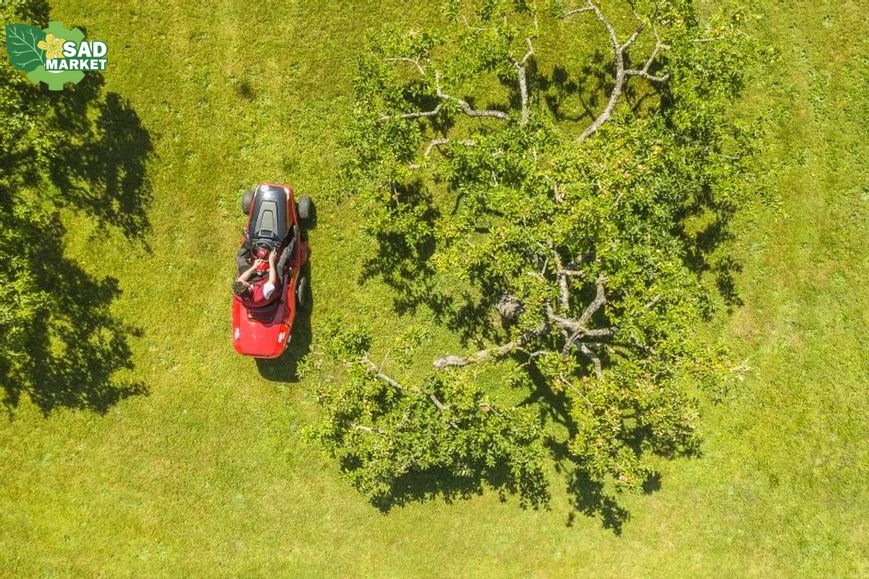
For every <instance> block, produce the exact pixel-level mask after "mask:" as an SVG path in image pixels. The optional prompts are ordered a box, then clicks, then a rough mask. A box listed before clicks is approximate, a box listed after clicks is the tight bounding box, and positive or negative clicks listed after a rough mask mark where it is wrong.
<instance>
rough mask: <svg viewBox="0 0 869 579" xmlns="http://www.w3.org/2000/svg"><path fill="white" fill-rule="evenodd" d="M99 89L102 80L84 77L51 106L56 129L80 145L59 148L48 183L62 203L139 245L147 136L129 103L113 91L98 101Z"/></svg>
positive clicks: (145, 225) (147, 189)
mask: <svg viewBox="0 0 869 579" xmlns="http://www.w3.org/2000/svg"><path fill="white" fill-rule="evenodd" d="M102 84H103V81H102V77H101V76H95V75H88V76H87V77H85V81H82V83H80V85H79V86H77V87H76V90H75V91H70V92H69V93H62V95H61V96H60V97H57V98H56V100H55V102H54V103H53V105H54V109H55V111H56V115H57V122H58V126H59V127H60V128H62V129H63V130H64V131H65V132H69V133H71V134H76V135H79V138H81V139H83V142H81V143H75V142H74V141H73V142H69V143H65V144H59V149H60V150H59V160H58V162H56V163H53V164H52V165H51V169H50V174H51V180H52V181H53V182H54V184H55V185H56V186H57V188H58V189H60V190H61V191H63V196H62V197H61V198H60V200H59V201H60V202H61V203H62V204H64V205H66V206H70V207H74V208H75V209H77V210H80V211H83V212H84V213H86V214H87V215H89V216H91V217H92V218H94V219H96V220H97V223H98V224H99V225H100V226H103V227H104V226H111V227H114V228H117V229H118V230H120V231H121V232H122V233H123V234H124V236H125V237H127V238H128V239H135V240H138V241H143V240H144V234H145V233H146V232H147V231H148V230H149V229H150V223H149V222H148V214H147V209H148V207H149V205H150V203H151V200H152V192H151V186H150V181H149V180H148V179H147V176H146V163H147V162H148V159H149V158H150V156H151V155H152V153H153V146H152V143H151V137H150V134H149V133H148V131H147V130H146V129H145V128H144V127H143V126H142V123H141V120H140V119H139V116H138V115H137V114H136V112H135V110H133V108H132V105H131V104H130V103H129V102H128V101H127V100H125V99H124V98H123V97H121V96H120V95H119V94H117V93H114V92H109V93H107V94H106V95H105V96H104V97H103V98H101V97H100V92H101V87H102ZM89 112H90V114H94V113H95V114H96V119H95V120H94V121H88V120H87V118H88V115H89ZM83 119H84V120H83Z"/></svg>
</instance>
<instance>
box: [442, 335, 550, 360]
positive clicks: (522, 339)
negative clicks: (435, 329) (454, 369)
mask: <svg viewBox="0 0 869 579" xmlns="http://www.w3.org/2000/svg"><path fill="white" fill-rule="evenodd" d="M547 329H548V325H547V324H544V325H542V326H540V327H539V328H537V329H534V330H528V331H527V332H525V333H524V334H522V335H521V336H519V337H518V338H517V339H515V340H513V341H512V342H507V343H506V344H504V345H502V346H498V347H497V348H486V349H483V350H479V351H478V352H475V353H473V354H471V355H470V356H444V357H442V358H438V359H437V360H435V361H434V367H435V368H437V369H438V370H443V369H444V368H449V367H450V366H468V365H470V364H479V363H480V362H485V361H486V360H490V359H492V358H500V357H502V356H506V355H507V354H509V353H510V352H514V351H516V350H518V349H520V348H522V346H524V345H525V344H527V343H528V342H529V341H530V340H531V339H533V338H535V337H536V336H539V335H540V334H542V333H544V332H545V331H546V330H547Z"/></svg>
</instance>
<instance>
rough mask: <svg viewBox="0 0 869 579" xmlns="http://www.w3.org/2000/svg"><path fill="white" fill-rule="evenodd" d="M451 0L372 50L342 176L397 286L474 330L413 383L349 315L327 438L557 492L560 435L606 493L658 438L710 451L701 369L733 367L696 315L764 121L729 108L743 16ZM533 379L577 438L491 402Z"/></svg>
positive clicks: (417, 469)
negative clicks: (430, 18)
mask: <svg viewBox="0 0 869 579" xmlns="http://www.w3.org/2000/svg"><path fill="white" fill-rule="evenodd" d="M448 6H449V9H448V12H449V18H450V24H449V25H448V26H446V27H445V28H441V29H438V30H436V31H417V30H404V29H401V28H390V29H388V30H386V31H385V32H384V33H382V34H380V35H378V36H377V37H376V39H375V40H374V41H373V42H372V44H371V46H370V49H369V50H368V51H367V52H366V53H365V54H364V55H363V56H362V58H361V59H360V62H359V67H358V74H357V77H356V93H355V98H356V107H355V109H354V118H353V126H352V131H351V137H350V145H351V148H352V157H351V161H350V162H349V163H348V164H347V166H346V168H345V169H346V170H345V180H344V183H343V188H344V191H345V192H346V195H347V196H348V197H349V199H350V201H351V202H352V203H354V204H356V206H357V207H358V208H359V210H360V214H361V215H365V218H366V225H365V231H366V232H367V234H368V235H370V236H371V237H372V238H373V239H375V240H377V242H378V243H379V245H380V252H379V255H378V257H377V258H375V259H374V260H372V261H371V262H370V263H369V266H370V267H371V268H372V271H374V272H375V273H377V274H379V275H381V276H382V277H383V279H384V280H386V281H387V282H388V283H389V284H391V285H392V286H393V287H394V288H395V290H396V292H397V302H398V305H399V306H401V307H402V308H407V307H411V308H412V307H415V306H418V305H422V304H425V305H427V306H429V307H431V308H432V310H433V311H434V312H435V313H436V314H437V315H438V317H439V319H441V320H442V321H443V322H444V323H446V324H447V325H448V326H449V327H451V328H453V329H455V330H456V331H458V332H459V333H460V334H461V336H462V337H463V338H464V340H465V342H466V343H468V344H472V343H473V344H476V346H475V347H473V348H469V349H468V351H463V352H451V353H444V355H442V356H439V357H438V358H437V359H435V360H434V362H433V368H432V369H431V371H430V375H429V377H428V378H426V379H424V380H423V381H422V382H421V383H419V384H405V383H404V382H402V380H401V379H399V378H396V377H394V376H392V375H390V374H389V372H388V369H386V368H382V367H380V366H379V365H376V364H374V363H373V362H372V361H371V360H370V359H369V357H368V356H367V354H366V352H367V349H368V348H367V346H368V344H367V341H366V339H365V336H364V335H357V333H356V332H355V331H351V330H348V329H345V328H341V326H340V324H335V325H333V326H332V330H330V331H329V332H328V335H329V336H330V338H329V339H327V340H326V341H327V343H328V344H330V345H327V346H326V347H325V348H324V349H323V353H324V354H326V355H327V356H328V357H331V358H333V359H337V360H340V361H342V362H343V363H344V365H343V368H345V369H346V374H347V376H349V379H346V378H342V377H341V376H333V377H332V378H331V379H328V380H324V381H323V383H322V386H321V399H322V401H323V402H324V408H325V410H326V414H327V418H326V421H325V423H324V424H325V425H324V428H323V431H322V434H323V439H324V440H325V441H326V442H327V444H328V447H329V448H330V449H331V450H332V451H333V452H334V453H335V454H336V455H337V456H339V457H340V458H341V461H342V467H343V469H344V471H345V472H347V473H348V475H349V476H350V477H351V479H352V480H353V481H354V483H355V484H356V485H357V486H358V487H359V488H360V490H362V491H363V492H365V493H368V494H369V495H370V496H372V498H374V499H376V500H382V499H384V497H389V496H392V495H395V494H396V493H400V492H401V488H402V485H403V484H404V481H405V480H406V479H407V477H409V476H410V477H412V476H421V475H422V474H424V473H432V472H437V473H439V476H441V475H443V474H447V475H451V476H460V477H471V478H473V477H476V478H477V480H484V481H485V480H488V481H490V482H492V481H494V483H493V484H495V485H496V486H498V485H499V484H501V485H505V486H504V488H508V489H510V490H517V491H519V493H520V495H521V496H522V497H523V498H524V499H526V500H530V501H531V502H540V501H545V498H546V492H545V482H544V477H543V474H542V473H543V466H542V465H543V461H542V458H543V456H545V454H544V452H543V451H542V445H541V439H544V438H546V439H547V440H548V441H549V442H550V447H551V448H556V447H557V448H561V449H562V450H561V451H559V452H558V453H556V454H557V457H556V458H559V459H565V460H567V461H569V462H570V463H571V464H572V465H573V471H572V473H573V474H572V476H573V479H572V481H571V486H572V488H574V489H576V490H578V491H580V494H583V493H584V494H585V495H586V496H585V498H583V497H580V501H581V502H582V501H583V500H585V499H588V498H589V497H592V499H591V500H592V503H593V504H591V506H589V507H588V508H591V509H595V508H596V509H604V510H605V509H607V508H610V507H612V505H611V504H610V503H609V502H608V501H609V499H606V498H605V497H606V496H607V495H606V493H607V492H608V490H607V489H611V488H612V489H615V490H616V491H624V490H632V491H636V490H640V489H642V488H643V486H644V484H647V483H648V482H649V481H650V480H651V479H652V478H653V477H654V472H653V468H652V466H651V462H650V456H653V455H658V456H673V455H675V454H678V453H685V452H691V451H692V450H693V449H695V448H696V445H697V442H698V441H697V436H696V428H697V420H698V410H697V404H696V401H695V400H694V399H693V397H692V396H691V395H690V394H689V392H690V391H691V385H692V384H696V383H697V382H698V380H705V381H709V380H713V381H714V380H718V379H723V378H722V377H721V376H715V375H714V373H715V371H717V370H718V369H719V368H720V367H721V361H720V360H719V359H718V358H717V357H716V356H715V355H712V354H710V353H709V352H708V350H707V349H705V348H704V347H703V346H702V345H701V344H700V343H699V342H698V340H696V339H695V334H696V333H697V331H698V329H699V327H700V325H701V324H702V323H703V321H704V319H706V318H707V317H708V315H709V313H710V309H711V307H712V304H713V303H714V301H715V300H713V299H712V295H711V293H710V287H709V286H710V284H708V283H706V282H705V281H706V278H707V277H709V276H704V275H702V274H703V272H704V271H710V272H712V273H713V275H712V277H713V278H714V277H715V275H718V277H719V281H722V282H725V281H726V273H727V266H728V265H732V264H731V263H730V262H729V261H728V260H726V259H719V258H718V257H716V256H715V255H716V254H714V253H712V252H711V250H712V247H713V246H714V245H715V243H716V240H720V239H723V238H725V237H726V236H727V233H728V231H727V228H728V225H729V223H730V218H731V216H732V214H733V213H734V212H735V211H736V209H737V208H738V206H739V204H740V203H741V200H742V199H743V198H744V196H745V195H746V191H748V188H747V187H746V186H745V184H746V182H747V178H746V172H747V161H746V159H747V156H748V155H750V153H751V144H752V138H751V137H752V134H751V131H749V130H748V129H747V128H746V127H744V126H742V125H740V124H739V123H737V122H734V121H733V120H731V119H730V118H729V116H728V107H729V104H730V103H731V102H732V101H733V99H734V98H736V97H737V96H738V95H739V92H740V90H741V88H742V77H743V72H742V70H743V68H742V67H743V66H744V61H745V59H746V58H747V56H748V55H749V53H750V45H749V43H748V42H747V40H746V38H745V36H744V35H743V33H742V32H740V30H739V27H738V24H739V20H740V18H741V15H740V14H732V15H730V16H729V17H727V18H724V17H723V16H722V17H716V18H712V19H709V20H707V21H701V20H700V19H699V18H698V16H697V14H696V12H695V8H694V7H693V4H692V3H691V2H689V1H679V0H676V1H667V0H660V1H654V2H636V3H631V4H620V5H619V4H617V3H615V2H612V3H607V4H606V5H603V4H600V3H598V2H596V1H593V0H588V1H587V3H586V4H583V5H579V6H575V7H573V6H564V5H561V4H556V5H553V6H549V7H548V8H547V10H545V11H543V10H538V9H537V7H536V6H535V5H534V4H533V3H531V2H523V1H516V2H506V1H499V0H487V1H486V2H484V3H483V4H482V6H478V7H477V8H476V9H475V10H469V9H467V8H465V7H464V6H462V5H460V4H459V3H457V2H451V3H449V4H448ZM577 39H578V40H577ZM583 50H586V51H587V54H586V56H587V57H588V58H589V59H590V62H591V64H588V65H587V66H584V67H579V66H577V65H576V64H574V63H576V62H577V61H578V59H581V58H582V57H583V54H584V53H583V52H582V51H583ZM565 62H566V63H567V64H565ZM571 66H574V67H576V68H578V69H579V70H571V69H570V67H571ZM589 77H591V78H596V79H597V81H598V82H597V87H595V88H588V87H589V86H590V83H589V82H588V81H589ZM473 94H476V95H477V96H476V97H473V96H471V95H473ZM573 103H575V104H577V105H578V104H580V103H582V104H583V106H584V107H585V109H584V110H580V111H579V112H578V113H576V114H572V113H571V111H570V110H568V109H570V107H571V105H572V104H573ZM710 256H712V257H710ZM352 336H355V337H352ZM480 365H485V366H487V367H489V368H488V370H491V371H486V372H480V371H477V370H479V366H480ZM472 367H473V368H477V370H474V371H471V370H470V368H472ZM396 370H398V369H396ZM528 383H531V384H532V386H531V387H532V388H534V389H535V390H537V391H538V394H539V395H538V397H537V399H538V400H542V401H549V402H539V403H540V404H550V405H553V404H554V405H555V406H557V407H558V408H556V409H555V411H553V412H548V413H545V414H549V415H556V416H558V421H559V422H560V423H561V424H562V425H563V426H564V427H566V428H564V429H563V430H564V431H565V432H566V434H565V435H564V440H560V441H559V440H555V438H557V436H556V435H553V434H552V433H553V432H555V431H554V430H553V429H551V428H548V427H547V425H546V424H543V423H542V421H540V420H536V419H531V418H529V416H531V415H529V414H527V411H528V406H527V405H525V407H523V408H515V407H511V406H509V405H508V406H503V405H499V404H498V403H497V400H493V392H496V391H502V390H503V386H504V384H516V385H522V384H528ZM540 391H543V394H540ZM553 401H556V402H553ZM533 416H535V417H536V416H539V414H538V413H535V414H534V415H533ZM544 431H546V432H547V433H548V434H546V435H544ZM553 437H554V438H553ZM504 473H506V475H505V474H504ZM496 474H500V475H501V478H499V477H498V476H496ZM595 497H596V498H595ZM582 504H583V505H587V503H582ZM608 504H610V507H608V506H607V505H608ZM612 508H615V507H612ZM610 514H612V513H610ZM615 518H618V517H617V516H616V517H615Z"/></svg>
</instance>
